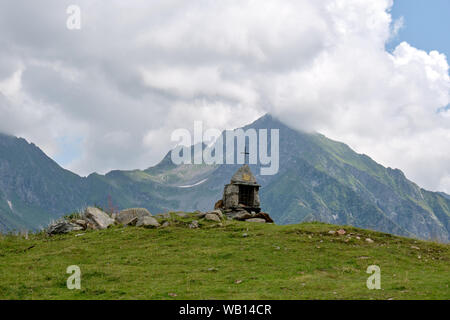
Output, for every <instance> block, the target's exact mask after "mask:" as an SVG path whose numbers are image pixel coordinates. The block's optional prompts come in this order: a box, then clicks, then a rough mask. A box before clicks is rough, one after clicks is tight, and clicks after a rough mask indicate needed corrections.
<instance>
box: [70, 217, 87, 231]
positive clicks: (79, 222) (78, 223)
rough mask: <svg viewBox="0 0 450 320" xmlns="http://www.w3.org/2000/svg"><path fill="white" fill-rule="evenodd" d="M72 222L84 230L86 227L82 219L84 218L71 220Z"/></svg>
mask: <svg viewBox="0 0 450 320" xmlns="http://www.w3.org/2000/svg"><path fill="white" fill-rule="evenodd" d="M72 222H73V223H75V224H77V225H79V226H80V227H82V228H83V230H85V229H86V228H87V222H86V221H84V220H81V219H78V220H75V221H72Z"/></svg>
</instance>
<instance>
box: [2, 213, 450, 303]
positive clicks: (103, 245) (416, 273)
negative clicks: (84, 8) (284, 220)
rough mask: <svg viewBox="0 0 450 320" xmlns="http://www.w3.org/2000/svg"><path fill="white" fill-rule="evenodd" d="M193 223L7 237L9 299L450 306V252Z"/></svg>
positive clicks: (316, 233)
mask: <svg viewBox="0 0 450 320" xmlns="http://www.w3.org/2000/svg"><path fill="white" fill-rule="evenodd" d="M192 219H193V217H192V216H191V217H187V218H179V217H176V216H175V215H173V214H172V218H171V219H170V220H171V224H172V225H171V226H170V227H167V228H159V229H144V228H135V227H119V226H115V227H113V228H110V229H107V230H102V231H89V232H86V233H85V234H84V235H81V236H75V234H76V233H75V234H74V233H72V234H68V235H62V236H54V237H47V236H46V235H44V234H39V235H31V236H30V237H29V239H28V240H26V239H23V238H20V237H17V236H2V237H1V238H0V239H1V240H0V299H390V298H392V299H449V298H450V289H449V284H450V277H449V275H450V268H449V265H450V264H449V261H450V250H449V245H443V244H437V243H433V242H425V241H419V240H414V239H408V238H401V237H396V236H392V235H389V234H383V233H379V232H372V231H368V230H362V229H357V228H353V227H345V230H346V231H347V235H344V236H339V235H331V234H329V233H328V231H329V230H337V229H338V227H337V226H333V225H327V224H322V223H303V224H298V225H289V226H278V225H272V224H257V223H248V222H236V221H224V222H223V223H222V226H219V225H217V224H216V223H206V222H201V227H200V228H199V229H189V228H188V227H187V224H188V223H189V222H190V221H191V220H192ZM349 233H352V235H351V236H350V237H348V234H349ZM244 234H247V236H244ZM356 236H359V237H360V238H361V239H359V240H358V239H356ZM365 238H371V239H373V240H374V243H368V242H367V241H365ZM372 264H375V265H378V266H380V268H381V288H382V289H381V290H368V289H367V287H366V280H367V278H368V276H369V274H367V273H366V269H367V267H368V266H369V265H372ZM69 265H78V266H79V267H80V268H81V273H82V276H81V287H82V288H81V290H69V289H67V288H66V280H67V278H68V276H69V275H68V274H66V273H65V272H66V268H67V267H68V266H69ZM174 294H176V295H174Z"/></svg>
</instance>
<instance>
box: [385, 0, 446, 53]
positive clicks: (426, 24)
mask: <svg viewBox="0 0 450 320" xmlns="http://www.w3.org/2000/svg"><path fill="white" fill-rule="evenodd" d="M391 14H392V17H393V19H398V18H400V17H403V18H404V26H403V28H402V29H401V30H400V31H399V33H398V36H397V37H396V38H395V39H393V40H392V42H391V43H389V44H388V49H392V48H395V46H396V45H397V44H399V43H400V42H402V41H406V42H408V43H409V44H411V45H412V46H413V47H416V48H418V49H422V50H425V51H427V52H429V51H431V50H437V51H439V52H440V53H444V54H445V55H446V56H447V60H448V58H449V57H450V0H431V1H429V0H428V1H427V0H394V6H393V8H392V11H391Z"/></svg>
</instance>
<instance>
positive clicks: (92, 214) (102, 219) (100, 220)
mask: <svg viewBox="0 0 450 320" xmlns="http://www.w3.org/2000/svg"><path fill="white" fill-rule="evenodd" d="M84 216H85V217H86V219H88V220H89V222H91V223H92V224H93V225H94V226H95V228H96V229H106V228H108V227H109V226H110V225H112V224H114V219H112V218H111V217H110V216H108V214H106V213H105V212H103V211H102V210H100V209H98V208H94V207H87V208H86V210H85V211H84Z"/></svg>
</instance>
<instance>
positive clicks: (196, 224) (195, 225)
mask: <svg viewBox="0 0 450 320" xmlns="http://www.w3.org/2000/svg"><path fill="white" fill-rule="evenodd" d="M198 227H199V225H198V221H197V220H194V221H192V223H191V224H190V225H189V228H191V229H197V228H198Z"/></svg>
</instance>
